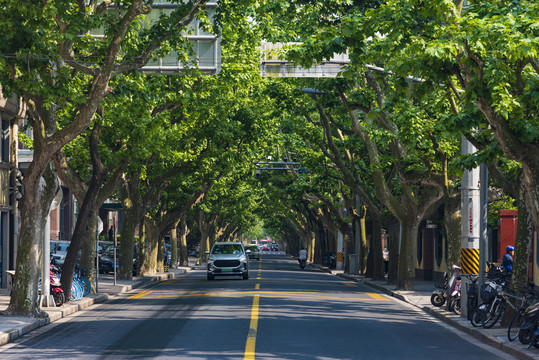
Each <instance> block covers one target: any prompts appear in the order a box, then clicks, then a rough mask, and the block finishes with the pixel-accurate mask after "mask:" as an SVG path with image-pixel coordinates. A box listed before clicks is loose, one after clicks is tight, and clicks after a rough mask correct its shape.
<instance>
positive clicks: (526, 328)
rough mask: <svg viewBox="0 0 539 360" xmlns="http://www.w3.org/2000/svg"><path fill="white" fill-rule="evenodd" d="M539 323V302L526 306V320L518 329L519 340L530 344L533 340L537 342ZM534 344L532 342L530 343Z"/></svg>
mask: <svg viewBox="0 0 539 360" xmlns="http://www.w3.org/2000/svg"><path fill="white" fill-rule="evenodd" d="M538 323H539V302H536V303H534V304H532V305H530V306H528V307H527V308H526V310H525V311H524V321H523V322H522V325H521V326H520V330H519V331H518V340H519V341H520V342H521V343H523V344H530V342H531V341H532V340H533V341H535V342H537V335H536V334H535V333H536V332H537V326H538ZM530 345H532V344H530Z"/></svg>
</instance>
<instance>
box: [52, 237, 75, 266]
mask: <svg viewBox="0 0 539 360" xmlns="http://www.w3.org/2000/svg"><path fill="white" fill-rule="evenodd" d="M69 244H70V242H69V241H51V245H50V246H51V255H52V257H53V259H54V263H55V264H56V265H63V264H64V262H65V260H66V255H67V248H68V247H69Z"/></svg>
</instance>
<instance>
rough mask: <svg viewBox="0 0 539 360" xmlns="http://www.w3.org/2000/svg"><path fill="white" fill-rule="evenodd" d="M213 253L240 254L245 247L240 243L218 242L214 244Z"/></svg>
mask: <svg viewBox="0 0 539 360" xmlns="http://www.w3.org/2000/svg"><path fill="white" fill-rule="evenodd" d="M211 253H212V254H214V255H218V254H234V255H239V254H241V253H243V249H242V247H241V245H239V244H226V245H225V244H223V245H221V244H216V245H214V246H213V249H212V250H211Z"/></svg>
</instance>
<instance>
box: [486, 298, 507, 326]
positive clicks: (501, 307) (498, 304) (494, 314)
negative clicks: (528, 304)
mask: <svg viewBox="0 0 539 360" xmlns="http://www.w3.org/2000/svg"><path fill="white" fill-rule="evenodd" d="M505 305H507V303H506V302H505V301H504V300H495V303H494V306H492V308H491V311H490V314H489V315H488V316H487V318H486V321H485V322H484V323H483V328H485V329H490V328H491V327H493V326H494V325H496V323H497V322H498V320H500V318H501V317H502V315H503V313H504V311H505Z"/></svg>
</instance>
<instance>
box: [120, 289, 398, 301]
mask: <svg viewBox="0 0 539 360" xmlns="http://www.w3.org/2000/svg"><path fill="white" fill-rule="evenodd" d="M257 290H258V289H257ZM166 292H168V293H170V292H172V291H166V290H160V291H159V290H158V291H146V292H142V293H140V294H137V295H134V296H131V297H129V298H128V299H140V298H144V299H147V300H148V299H178V298H187V297H197V296H198V297H204V296H207V297H210V296H211V297H219V296H220V297H238V296H242V295H247V296H249V295H256V296H263V297H272V298H279V297H293V298H305V299H307V298H310V299H324V300H338V301H391V300H389V299H388V298H386V297H384V296H382V295H379V294H376V293H361V294H365V295H367V296H369V297H367V298H358V297H339V296H329V295H323V294H319V293H311V294H309V293H305V292H289V291H258V292H257V293H256V294H253V292H252V291H219V292H216V291H195V292H185V293H184V294H171V295H150V293H166ZM358 294H359V293H358Z"/></svg>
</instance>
